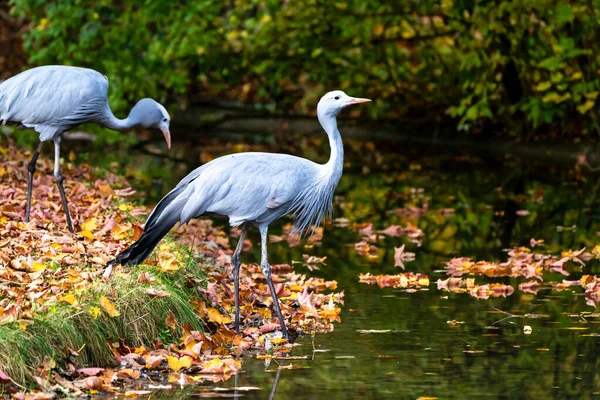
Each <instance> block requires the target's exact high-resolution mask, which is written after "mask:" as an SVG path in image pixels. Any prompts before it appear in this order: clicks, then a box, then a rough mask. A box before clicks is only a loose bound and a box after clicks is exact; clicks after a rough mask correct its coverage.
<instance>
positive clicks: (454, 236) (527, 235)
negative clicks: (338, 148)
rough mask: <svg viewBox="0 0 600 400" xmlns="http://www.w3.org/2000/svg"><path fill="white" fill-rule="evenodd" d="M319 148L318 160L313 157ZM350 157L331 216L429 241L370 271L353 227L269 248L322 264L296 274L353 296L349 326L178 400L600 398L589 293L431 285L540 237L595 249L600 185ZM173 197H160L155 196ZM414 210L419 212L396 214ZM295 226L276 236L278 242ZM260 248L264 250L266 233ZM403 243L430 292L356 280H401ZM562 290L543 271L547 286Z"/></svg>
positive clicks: (466, 161) (490, 165) (454, 164)
mask: <svg viewBox="0 0 600 400" xmlns="http://www.w3.org/2000/svg"><path fill="white" fill-rule="evenodd" d="M299 142H300V144H297V145H294V146H292V147H285V148H284V150H283V151H285V152H290V153H294V154H298V155H304V156H305V157H307V158H311V159H313V160H323V159H326V154H327V149H326V146H325V145H324V144H323V143H322V142H320V141H318V140H317V141H316V142H314V141H313V139H311V138H308V139H307V138H304V139H302V140H301V141H299ZM312 144H315V145H316V146H315V147H316V148H317V149H319V150H312V149H313V146H312ZM211 145H214V142H212V144H206V145H205V146H204V148H203V150H202V152H204V153H203V154H204V156H205V157H206V154H207V152H208V154H210V156H217V155H220V154H221V153H227V152H231V151H234V150H235V151H242V150H244V151H247V150H249V149H254V147H255V146H254V142H250V143H248V142H246V143H244V144H239V145H236V147H233V148H232V147H231V146H229V147H226V148H223V146H221V148H218V146H213V147H211ZM259 147H260V146H259ZM263 147H267V150H268V151H271V150H273V151H274V150H278V148H277V147H273V146H269V145H266V146H263ZM346 147H347V149H346V151H347V163H346V166H345V172H344V176H343V177H342V180H341V182H340V186H339V187H338V190H337V191H336V195H337V197H336V201H335V211H334V218H346V219H348V220H350V221H351V222H356V223H363V224H367V223H372V224H373V227H374V229H375V230H380V229H385V228H387V227H388V226H390V225H402V226H406V225H407V224H408V223H411V224H413V225H414V226H416V227H418V228H420V229H421V230H422V231H423V232H424V233H425V238H424V240H423V243H422V245H420V246H419V245H418V244H416V243H413V242H410V241H409V240H407V238H404V237H388V238H385V239H383V240H380V241H378V242H376V243H373V244H374V245H375V246H377V248H378V249H379V250H378V252H377V253H376V257H373V258H372V259H368V258H365V257H363V256H361V255H359V254H358V253H357V251H356V250H355V246H354V244H355V243H357V242H360V241H361V240H362V235H361V234H360V233H359V232H358V231H357V230H356V229H350V228H342V227H334V226H333V225H332V224H331V223H330V224H328V225H327V226H326V228H325V232H324V237H323V241H322V244H321V245H318V246H314V247H312V248H305V247H304V246H303V244H301V245H299V246H296V247H289V246H288V244H287V243H286V242H279V243H273V244H271V245H270V248H269V253H270V261H271V263H273V264H276V263H289V264H291V263H292V262H293V261H300V260H302V255H303V254H310V255H315V256H318V257H325V256H326V257H327V259H326V265H324V266H321V267H320V269H318V270H315V271H310V270H308V268H306V267H304V266H302V265H301V264H295V268H296V271H299V272H303V273H306V274H308V275H311V276H317V277H323V278H326V279H335V280H337V282H338V290H343V291H344V292H345V305H344V307H343V309H342V312H341V320H342V322H341V323H339V324H336V325H335V330H334V331H333V332H332V333H329V334H319V335H316V336H315V337H314V338H313V337H311V336H304V337H301V338H300V339H299V340H298V343H299V344H300V346H298V347H296V348H295V349H294V350H293V353H292V355H293V356H295V357H294V359H292V360H284V361H276V360H273V361H271V363H270V365H269V366H268V367H265V361H264V360H258V359H255V358H253V357H251V356H249V357H247V358H246V359H245V360H244V364H243V367H244V372H243V373H240V374H239V375H238V376H237V377H235V379H234V378H231V379H229V380H228V381H225V382H220V383H218V384H209V385H207V386H203V387H195V388H194V389H192V390H187V389H186V391H185V392H183V393H180V395H181V397H187V396H191V397H196V396H202V397H204V396H206V397H215V396H217V397H220V396H223V397H232V396H239V397H242V398H248V399H254V398H257V399H267V398H269V396H270V395H272V394H273V393H272V391H273V390H276V392H275V394H274V398H279V399H291V398H303V399H322V398H330V399H334V398H335V399H337V398H340V399H342V398H343V399H363V398H390V399H392V398H393V399H396V398H413V399H416V398H419V397H423V398H426V397H430V398H432V397H435V398H440V399H448V398H450V399H451V398H469V399H473V398H507V399H508V398H510V399H513V398H596V397H600V352H599V351H598V348H599V346H600V326H599V325H598V324H599V323H600V316H599V315H596V314H594V313H595V312H596V308H595V307H594V306H590V305H587V304H586V299H585V298H584V296H582V295H581V293H582V290H581V288H578V289H579V290H577V289H573V290H566V291H561V292H557V291H553V290H542V291H540V292H538V293H537V294H532V293H524V292H522V291H520V290H518V285H519V284H520V283H522V282H523V281H524V280H525V279H524V278H495V279H494V278H488V277H485V276H476V277H474V278H475V280H476V282H477V283H479V284H484V283H491V282H498V283H504V284H510V285H512V286H513V287H514V289H515V291H514V293H512V294H511V295H509V296H507V297H499V298H490V299H488V300H481V299H476V298H474V297H471V296H469V294H468V293H449V292H443V291H440V290H438V289H437V285H436V281H437V280H438V279H446V278H447V277H448V276H447V275H446V272H445V271H444V265H445V262H448V261H450V260H451V259H452V258H453V257H471V258H472V259H473V260H489V261H505V260H506V259H507V255H506V250H507V249H509V248H512V247H514V246H528V247H529V246H530V239H532V238H535V239H536V240H538V241H539V240H544V241H545V245H544V246H543V247H541V248H539V247H536V251H540V252H543V253H548V254H555V255H560V252H561V251H563V250H569V249H572V250H578V249H581V248H583V247H584V246H585V247H587V249H588V250H591V249H592V248H593V247H594V246H595V245H596V244H598V243H600V236H598V235H599V234H600V233H599V232H600V212H599V200H598V197H597V196H598V188H599V180H598V176H597V175H596V176H594V175H591V174H587V175H586V172H585V171H581V170H579V169H577V168H575V169H573V170H567V169H565V168H564V167H558V166H556V167H555V166H548V165H536V164H535V163H534V162H528V161H526V160H521V159H514V158H512V157H506V159H503V160H501V161H498V160H491V159H488V160H482V159H479V158H477V157H473V156H472V155H462V154H459V155H455V154H443V153H440V154H434V153H432V152H431V151H419V152H407V151H405V150H403V149H394V148H393V145H390V144H386V143H383V144H381V143H378V144H375V145H374V144H372V143H350V144H348V143H347V144H346ZM207 149H208V150H207ZM210 149H212V150H210ZM195 151H196V152H198V153H199V152H200V150H190V149H188V150H183V149H181V150H179V153H178V154H179V155H180V156H181V157H182V158H186V157H187V159H188V160H189V159H190V157H191V156H190V155H189V154H193V153H194V152H195ZM186 152H187V153H188V154H187V155H186ZM196 157H198V156H196ZM209 158H210V157H209ZM152 162H154V163H156V165H158V166H160V168H167V169H169V170H170V171H175V172H174V175H176V176H175V177H174V178H176V179H179V178H181V176H182V174H183V173H184V172H185V170H187V169H190V168H189V167H188V166H185V165H184V166H181V165H179V164H171V163H170V162H169V161H166V162H165V161H164V159H157V160H154V161H152ZM196 164H199V162H198V163H196ZM167 189H168V187H164V188H163V187H160V188H158V189H156V190H157V192H158V194H161V193H162V192H164V190H167ZM410 207H413V208H412V210H413V211H415V210H421V211H420V212H413V213H409V215H406V214H407V213H406V212H404V213H403V212H401V211H394V210H398V209H403V210H404V211H406V210H407V209H408V208H410ZM443 209H451V210H443ZM399 214H401V215H399ZM286 222H288V221H283V222H281V223H279V224H278V225H275V226H274V227H273V229H272V232H271V233H273V234H277V233H279V232H280V231H281V226H282V225H283V224H284V223H286ZM218 223H220V224H222V223H223V221H219V222H218ZM250 238H251V239H252V240H253V242H256V240H257V234H256V233H253V235H251V236H250ZM403 244H404V245H406V251H410V252H413V253H415V260H414V261H410V262H405V266H406V271H412V272H415V273H423V274H426V275H428V276H429V279H430V281H431V284H430V286H429V287H428V288H424V289H419V290H407V289H395V288H380V287H378V286H377V285H368V284H364V283H359V279H358V277H359V274H360V273H367V272H369V273H371V274H373V275H379V274H398V273H401V272H403V271H402V270H401V269H399V268H395V267H394V248H395V247H400V246H401V245H403ZM538 249H539V250H538ZM259 252H260V249H259V246H254V247H253V250H252V251H251V253H250V254H246V255H245V256H243V258H242V261H243V262H253V261H256V260H257V259H258V258H259V256H260V255H259ZM585 264H586V265H585V266H583V267H581V266H580V267H578V266H577V264H574V263H570V264H569V267H568V268H567V269H568V270H569V271H570V272H571V274H570V276H569V277H568V278H567V279H569V280H576V279H579V278H580V277H581V276H582V274H596V273H598V269H599V263H598V261H597V260H590V261H587V262H586V263H585ZM563 278H564V277H563V276H562V275H559V274H552V273H550V274H546V275H544V279H545V280H549V281H557V282H559V281H562V279H563ZM526 314H527V316H525V315H526ZM296 356H298V357H299V356H306V358H305V359H298V358H297V357H296ZM279 366H281V367H284V369H281V370H279V369H278V367H279ZM287 368H291V369H287ZM276 381H277V385H276V387H275V388H274V384H275V382H276ZM236 386H237V387H238V388H240V390H237V391H235V390H234V388H235V387H236Z"/></svg>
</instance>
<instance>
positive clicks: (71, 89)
mask: <svg viewBox="0 0 600 400" xmlns="http://www.w3.org/2000/svg"><path fill="white" fill-rule="evenodd" d="M107 93H108V78H107V77H106V76H104V75H102V74H100V73H99V72H97V71H94V70H93V69H87V68H79V67H68V66H44V67H38V68H32V69H30V70H27V71H24V72H22V73H20V74H18V75H15V76H13V77H12V78H10V79H7V80H6V81H4V82H2V83H1V84H0V123H2V124H6V123H8V122H16V123H20V124H22V125H24V126H26V127H28V128H33V129H34V130H35V131H37V132H38V133H39V138H40V141H41V142H44V141H46V140H51V139H52V140H53V141H54V145H55V146H54V147H55V164H54V176H55V178H56V181H57V184H58V187H59V191H60V194H61V199H62V201H63V207H64V209H65V214H66V218H67V225H68V227H69V230H70V231H73V227H72V224H71V219H70V215H69V211H68V207H67V203H66V197H65V195H64V189H63V185H62V182H63V180H64V179H63V178H62V175H61V173H60V141H61V135H62V134H63V133H64V132H66V131H68V130H70V129H73V128H75V127H76V126H78V125H81V124H83V123H86V122H96V123H99V124H101V125H103V126H105V127H107V128H109V129H113V130H118V131H124V130H127V129H131V128H133V127H136V126H143V127H145V128H157V129H160V130H161V131H162V132H163V134H164V136H165V140H166V141H167V145H168V146H169V147H170V146H171V136H170V132H169V122H170V117H169V114H168V113H167V110H166V109H165V108H164V107H163V106H162V105H161V104H159V103H157V102H156V101H154V100H152V99H142V100H140V101H139V102H138V103H137V104H136V105H135V106H134V107H133V109H132V110H131V112H130V113H129V115H128V117H127V118H125V119H123V120H121V119H118V118H116V117H115V116H114V115H113V113H112V111H111V110H110V106H109V104H108V97H107ZM41 147H42V145H41V143H40V146H38V148H37V150H36V152H35V153H34V155H33V158H32V160H31V163H30V164H29V166H28V170H29V182H28V195H27V198H28V201H27V211H26V220H27V221H29V214H30V207H31V182H32V180H33V173H34V172H35V163H36V161H37V158H38V156H39V153H40V151H41Z"/></svg>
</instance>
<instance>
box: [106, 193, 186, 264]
mask: <svg viewBox="0 0 600 400" xmlns="http://www.w3.org/2000/svg"><path fill="white" fill-rule="evenodd" d="M183 189H184V188H183V187H181V188H176V189H174V190H172V191H171V192H169V194H167V195H166V196H165V197H163V199H162V200H161V201H159V202H158V204H157V205H156V207H154V210H152V212H151V213H150V217H148V220H147V221H146V225H145V228H144V233H143V234H142V236H140V238H139V239H138V240H137V241H136V242H135V243H134V244H132V245H131V246H129V247H128V248H127V249H126V250H124V251H123V252H121V253H119V254H118V255H117V257H116V258H115V259H114V260H112V261H110V262H109V263H108V264H107V266H110V265H114V264H122V265H137V264H140V263H141V262H143V261H144V260H145V259H146V258H148V256H149V255H150V254H151V253H152V250H154V248H155V247H156V245H157V244H158V242H160V241H161V239H162V238H163V237H165V235H166V234H167V233H168V232H169V231H170V230H171V228H172V227H173V226H175V224H176V223H177V222H178V221H179V220H180V212H179V209H180V207H179V206H180V204H179V203H180V202H178V201H177V196H178V195H179V194H180V193H181V192H182V191H183ZM171 205H172V206H174V207H169V206H171Z"/></svg>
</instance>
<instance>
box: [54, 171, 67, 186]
mask: <svg viewBox="0 0 600 400" xmlns="http://www.w3.org/2000/svg"><path fill="white" fill-rule="evenodd" d="M54 180H55V181H56V183H58V184H59V185H62V183H63V182H64V181H65V177H64V176H62V174H61V173H60V172H55V173H54Z"/></svg>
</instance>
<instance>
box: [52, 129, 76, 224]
mask: <svg viewBox="0 0 600 400" xmlns="http://www.w3.org/2000/svg"><path fill="white" fill-rule="evenodd" d="M60 141H61V138H60V136H58V137H57V138H55V139H54V180H55V181H56V186H58V192H59V193H60V199H61V200H62V205H63V209H64V210H65V216H66V218H67V227H68V228H69V231H70V232H71V233H74V232H75V231H74V230H73V224H72V223H71V215H69V206H68V204H67V196H66V195H65V188H64V186H63V182H64V180H65V178H64V177H63V176H62V174H61V173H60Z"/></svg>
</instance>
